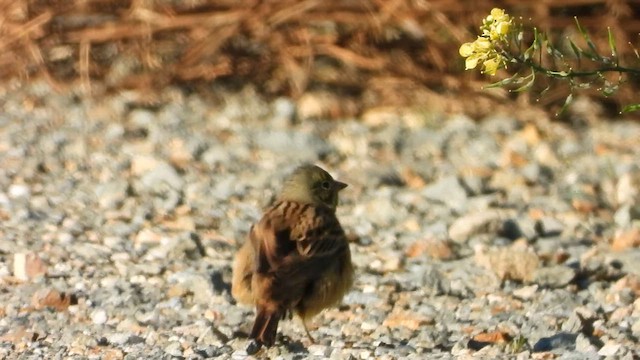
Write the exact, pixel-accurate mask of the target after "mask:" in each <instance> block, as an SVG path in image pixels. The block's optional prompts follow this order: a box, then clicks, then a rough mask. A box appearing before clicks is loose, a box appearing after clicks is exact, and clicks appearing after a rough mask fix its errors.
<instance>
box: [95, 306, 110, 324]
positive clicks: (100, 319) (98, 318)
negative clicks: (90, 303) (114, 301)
mask: <svg viewBox="0 0 640 360" xmlns="http://www.w3.org/2000/svg"><path fill="white" fill-rule="evenodd" d="M107 320H108V317H107V312H106V311H105V310H104V309H96V310H94V311H93V312H91V321H92V322H93V323H94V324H96V325H102V324H104V323H106V322H107Z"/></svg>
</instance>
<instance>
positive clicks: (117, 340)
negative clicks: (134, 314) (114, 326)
mask: <svg viewBox="0 0 640 360" xmlns="http://www.w3.org/2000/svg"><path fill="white" fill-rule="evenodd" d="M131 336H132V334H130V333H125V332H119V333H115V334H112V335H110V336H109V337H108V340H109V344H112V345H116V346H122V345H125V344H126V343H127V342H128V341H129V339H130V338H131Z"/></svg>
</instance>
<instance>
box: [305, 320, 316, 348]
mask: <svg viewBox="0 0 640 360" xmlns="http://www.w3.org/2000/svg"><path fill="white" fill-rule="evenodd" d="M302 327H304V332H306V333H307V336H308V337H309V340H310V341H311V343H312V344H315V343H316V341H315V340H314V339H313V336H311V333H310V332H309V329H308V328H307V320H306V319H305V318H304V317H303V318H302Z"/></svg>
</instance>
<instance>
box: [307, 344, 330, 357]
mask: <svg viewBox="0 0 640 360" xmlns="http://www.w3.org/2000/svg"><path fill="white" fill-rule="evenodd" d="M331 350H332V349H331V348H330V347H328V346H325V345H320V344H311V345H309V346H308V347H307V351H309V354H310V355H312V356H319V357H322V358H326V357H328V356H329V355H330V354H331Z"/></svg>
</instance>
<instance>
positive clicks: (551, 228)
mask: <svg viewBox="0 0 640 360" xmlns="http://www.w3.org/2000/svg"><path fill="white" fill-rule="evenodd" d="M535 227H536V231H537V232H538V234H539V235H540V236H543V237H547V236H557V235H560V234H561V233H562V230H564V225H563V224H562V223H561V222H560V221H558V220H557V219H554V218H552V217H548V216H546V217H543V218H542V219H540V220H538V222H537V223H536V225H535Z"/></svg>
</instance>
